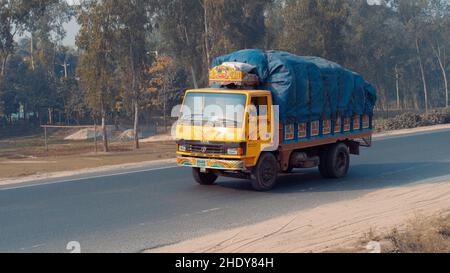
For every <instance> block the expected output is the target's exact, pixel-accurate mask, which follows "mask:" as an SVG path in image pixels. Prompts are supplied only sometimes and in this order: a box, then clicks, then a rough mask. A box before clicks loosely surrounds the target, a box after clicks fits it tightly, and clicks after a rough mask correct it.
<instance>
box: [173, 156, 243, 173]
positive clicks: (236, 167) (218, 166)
mask: <svg viewBox="0 0 450 273" xmlns="http://www.w3.org/2000/svg"><path fill="white" fill-rule="evenodd" d="M177 164H178V166H183V167H192V168H205V169H215V170H228V171H244V170H245V169H246V168H245V162H244V161H241V160H225V159H208V158H195V157H178V158H177Z"/></svg>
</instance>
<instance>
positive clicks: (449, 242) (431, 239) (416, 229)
mask: <svg viewBox="0 0 450 273" xmlns="http://www.w3.org/2000/svg"><path fill="white" fill-rule="evenodd" d="M386 239H387V240H389V241H390V242H391V243H392V245H393V249H392V251H391V252H397V253H450V213H446V214H442V215H438V216H434V217H417V218H416V219H414V220H411V221H410V222H409V223H408V224H407V225H406V227H405V228H404V229H403V230H399V229H394V230H392V231H391V232H390V234H388V235H387V236H386Z"/></svg>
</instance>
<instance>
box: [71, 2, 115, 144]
mask: <svg viewBox="0 0 450 273" xmlns="http://www.w3.org/2000/svg"><path fill="white" fill-rule="evenodd" d="M113 5H114V3H113V2H112V1H104V2H102V3H97V2H96V1H93V2H90V1H89V2H85V3H84V4H83V5H82V6H81V7H80V10H79V15H78V23H79V24H80V26H81V29H80V34H79V35H78V37H77V46H78V47H79V48H80V50H81V55H80V62H79V66H78V74H79V76H80V78H81V86H82V88H83V91H84V94H85V98H86V101H87V104H88V106H89V108H90V109H91V111H92V113H93V115H94V116H95V117H97V116H100V118H101V124H102V132H103V149H104V151H105V152H108V151H109V149H108V137H107V130H106V124H105V123H106V118H107V115H108V113H109V112H111V110H112V108H113V105H114V99H115V97H116V93H117V89H118V88H117V82H116V77H115V72H116V63H115V60H114V58H113V52H114V48H113V44H112V43H111V41H113V40H114V39H116V37H115V35H116V34H117V32H116V31H117V30H116V29H115V28H114V27H115V25H114V24H113V22H114V21H113V18H112V15H113V13H112V11H113V9H114V7H113Z"/></svg>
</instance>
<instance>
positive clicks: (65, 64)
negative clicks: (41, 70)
mask: <svg viewBox="0 0 450 273" xmlns="http://www.w3.org/2000/svg"><path fill="white" fill-rule="evenodd" d="M61 66H62V67H64V79H67V77H68V74H67V67H69V66H70V64H68V63H67V60H66V59H64V64H61Z"/></svg>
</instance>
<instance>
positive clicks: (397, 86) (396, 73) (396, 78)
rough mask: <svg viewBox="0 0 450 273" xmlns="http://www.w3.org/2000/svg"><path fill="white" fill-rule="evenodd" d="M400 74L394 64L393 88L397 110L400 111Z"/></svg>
mask: <svg viewBox="0 0 450 273" xmlns="http://www.w3.org/2000/svg"><path fill="white" fill-rule="evenodd" d="M399 81H400V74H399V72H398V64H395V88H396V90H397V110H400V83H399Z"/></svg>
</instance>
